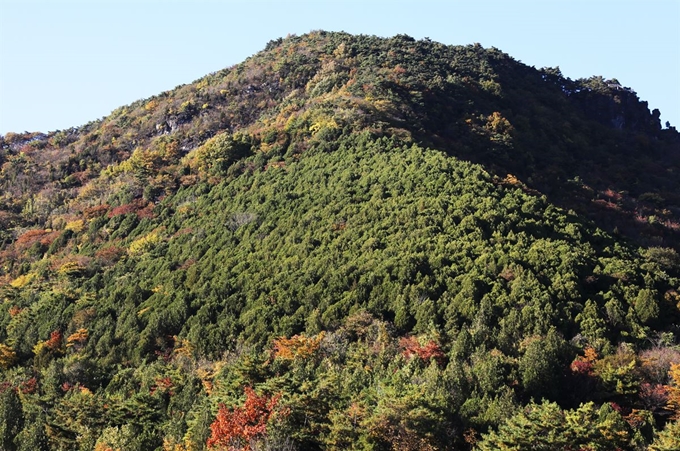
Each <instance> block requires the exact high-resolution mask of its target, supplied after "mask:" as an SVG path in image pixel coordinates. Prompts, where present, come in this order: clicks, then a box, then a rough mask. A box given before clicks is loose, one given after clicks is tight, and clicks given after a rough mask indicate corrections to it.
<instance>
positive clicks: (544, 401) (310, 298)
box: [0, 31, 680, 451]
mask: <svg viewBox="0 0 680 451" xmlns="http://www.w3.org/2000/svg"><path fill="white" fill-rule="evenodd" d="M0 164H1V165H2V166H1V168H2V169H1V170H0V186H2V191H1V194H2V196H1V198H0V224H1V227H0V243H1V244H2V246H1V247H0V262H1V265H0V299H2V308H1V309H0V367H1V368H2V371H3V372H2V380H3V382H2V385H0V441H2V445H0V447H2V449H8V450H15V449H20V450H53V449H54V450H72V449H73V450H91V449H95V450H99V451H103V450H118V449H120V450H152V449H159V450H161V449H162V450H174V451H180V450H200V449H232V448H233V449H258V450H264V449H272V450H273V449H281V450H296V449H299V450H307V449H310V450H313V449H375V450H383V449H385V450H389V449H400V450H401V449H406V450H420V449H529V448H530V447H536V446H538V445H537V444H538V443H542V444H543V445H542V446H543V448H541V449H612V450H613V449H624V450H633V449H635V450H637V449H654V450H657V449H659V450H660V449H677V446H678V442H677V436H678V434H677V433H678V432H679V431H678V428H679V427H680V426H679V423H678V422H677V417H678V415H680V348H679V347H678V338H677V335H678V332H679V330H678V324H679V321H680V257H678V250H680V240H679V232H680V222H679V220H678V215H679V213H680V197H679V193H680V186H679V185H680V177H678V175H677V174H678V171H680V136H679V135H678V133H677V131H676V130H675V128H673V127H670V126H667V127H666V128H663V129H662V128H661V126H660V123H659V112H658V111H653V112H650V111H649V109H648V108H647V104H646V102H643V101H641V100H640V99H639V98H638V97H637V95H636V94H635V92H634V91H633V90H632V89H630V88H627V87H623V86H621V85H620V84H619V83H618V82H617V81H616V80H604V79H602V78H601V77H593V78H589V79H581V80H571V79H569V78H566V77H564V76H563V75H562V74H561V73H560V71H559V69H558V68H544V69H540V70H539V69H535V68H533V67H528V66H526V65H524V64H522V63H520V62H518V61H516V60H514V59H512V58H511V57H510V56H508V55H506V54H504V53H502V52H501V51H499V50H498V49H495V48H491V49H485V48H483V47H481V46H480V45H469V46H446V45H443V44H439V43H436V42H432V41H429V40H422V41H416V40H414V39H412V38H410V37H408V36H404V35H400V36H395V37H393V38H389V39H385V38H378V37H374V36H353V35H349V34H346V33H327V32H322V31H319V32H312V33H310V34H307V35H304V36H300V37H296V36H292V37H288V38H286V39H279V40H277V41H272V42H270V43H269V44H267V46H266V48H265V49H264V50H263V51H262V52H260V53H258V54H256V55H254V56H252V57H251V58H249V59H247V60H246V61H244V62H243V63H241V64H239V65H236V66H234V67H231V68H228V69H225V70H222V71H219V72H216V73H213V74H210V75H207V76H206V77H204V78H202V79H199V80H197V81H195V82H194V83H191V84H188V85H184V86H179V87H177V88H176V89H174V90H172V91H169V92H164V93H162V94H160V95H158V96H155V97H152V98H150V99H145V100H140V101H138V102H135V103H133V104H131V105H128V106H125V107H121V108H119V109H117V110H116V111H114V112H113V113H112V114H111V115H109V116H108V117H106V118H103V119H101V120H99V121H95V122H91V123H89V124H87V125H85V126H82V127H77V128H72V129H69V130H62V131H57V132H52V133H49V134H43V133H28V134H26V133H24V134H7V135H5V136H3V137H1V138H0ZM503 446H505V448H503ZM673 446H675V447H676V448H673Z"/></svg>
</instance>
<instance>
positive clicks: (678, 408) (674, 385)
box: [666, 363, 680, 420]
mask: <svg viewBox="0 0 680 451" xmlns="http://www.w3.org/2000/svg"><path fill="white" fill-rule="evenodd" d="M668 376H669V377H670V378H671V380H672V382H671V384H670V385H667V386H666V393H668V401H667V403H666V408H667V409H668V410H670V411H671V412H673V418H674V419H675V420H680V363H671V369H670V371H668Z"/></svg>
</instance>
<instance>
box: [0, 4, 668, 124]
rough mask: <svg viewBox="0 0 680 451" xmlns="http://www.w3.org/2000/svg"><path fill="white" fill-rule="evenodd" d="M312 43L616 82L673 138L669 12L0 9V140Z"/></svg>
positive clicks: (94, 115)
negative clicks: (282, 47) (290, 45)
mask: <svg viewBox="0 0 680 451" xmlns="http://www.w3.org/2000/svg"><path fill="white" fill-rule="evenodd" d="M319 29H323V30H329V31H347V32H350V33H363V34H374V35H378V36H393V35H395V34H399V33H405V34H408V35H411V36H413V37H415V38H423V37H429V38H431V39H432V40H435V41H439V42H443V43H445V44H471V43H475V42H479V43H480V44H482V45H483V46H485V47H491V46H493V47H497V48H499V49H501V50H502V51H504V52H506V53H508V54H510V55H511V56H513V57H514V58H515V59H518V60H520V61H522V62H523V63H525V64H528V65H531V66H535V67H544V66H560V68H561V69H562V73H563V74H564V75H565V76H568V77H570V78H580V77H588V76H591V75H602V76H604V77H605V78H617V79H618V80H619V81H620V82H621V83H622V84H623V85H624V86H629V87H631V88H633V89H634V90H635V91H636V92H637V93H638V95H639V96H640V97H641V98H642V99H643V100H647V101H648V102H649V106H650V109H653V108H658V109H659V110H661V120H662V124H663V123H665V122H666V121H670V122H671V124H672V125H675V126H676V127H678V128H680V127H679V126H680V0H635V1H632V0H618V1H613V0H611V1H606V0H573V1H568V0H562V1H559V0H534V1H521V0H517V1H512V0H500V1H499V0H484V1H480V0H466V1H458V0H448V1H446V0H441V1H429V0H420V1H400V0H391V1H369V0H364V1H358V0H357V1H348V0H345V1H343V0H336V1H324V0H316V1H288V0H279V1H273V0H272V1H268V2H265V1H254V0H250V1H236V0H234V1H228V0H222V1H218V0H192V1H190V0H134V1H133V0H116V1H113V0H42V1H38V0H0V133H1V134H4V133H7V132H9V131H14V132H22V131H43V132H47V131H52V130H57V129H64V128H68V127H71V126H78V125H82V124H85V123H87V122H89V121H91V120H95V119H98V118H101V117H103V116H106V115H108V114H109V113H110V112H111V111H112V110H114V109H116V108H117V107H119V106H122V105H126V104H128V103H131V102H133V101H135V100H137V99H141V98H146V97H149V96H152V95H154V94H158V93H160V92H161V91H164V90H168V89H171V88H174V87H175V86H177V85H179V84H183V83H190V82H192V81H193V80H195V79H197V78H199V77H201V76H203V75H205V74H207V73H209V72H213V71H216V70H219V69H222V68H224V67H228V66H231V65H233V64H236V63H239V62H241V61H242V60H244V59H245V58H246V57H248V56H250V55H252V54H254V53H256V52H258V51H259V50H262V49H263V48H264V46H265V45H266V43H267V42H268V41H269V40H271V39H276V38H278V37H284V36H286V35H287V34H298V35H299V34H303V33H307V32H309V31H311V30H319Z"/></svg>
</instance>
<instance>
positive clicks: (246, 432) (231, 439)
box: [207, 387, 281, 451]
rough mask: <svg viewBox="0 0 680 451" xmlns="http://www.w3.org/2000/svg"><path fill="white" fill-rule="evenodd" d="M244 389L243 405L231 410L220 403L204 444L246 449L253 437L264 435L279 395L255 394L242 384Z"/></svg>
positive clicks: (228, 448) (221, 447) (230, 450)
mask: <svg viewBox="0 0 680 451" xmlns="http://www.w3.org/2000/svg"><path fill="white" fill-rule="evenodd" d="M244 392H245V394H246V401H245V403H244V404H243V407H235V408H234V409H233V410H231V409H228V408H227V407H226V406H225V405H224V404H222V403H220V409H219V411H218V412H217V418H215V421H213V423H212V424H211V425H210V430H211V434H210V437H209V438H208V442H207V444H208V448H215V449H224V450H229V451H232V450H244V451H249V450H250V444H251V442H252V441H253V440H256V439H258V438H261V437H263V436H265V435H266V432H267V422H268V421H269V419H270V418H271V416H272V414H273V413H274V409H275V408H276V405H277V403H278V402H279V399H280V398H281V395H280V394H279V395H275V396H272V397H269V396H267V395H262V396H258V395H257V394H256V393H255V391H254V390H253V389H252V388H251V387H245V389H244Z"/></svg>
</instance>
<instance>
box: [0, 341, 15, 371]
mask: <svg viewBox="0 0 680 451" xmlns="http://www.w3.org/2000/svg"><path fill="white" fill-rule="evenodd" d="M16 360H17V354H16V352H14V350H13V349H12V348H10V347H9V346H7V345H6V344H4V343H0V368H2V369H3V370H6V369H7V368H9V367H11V366H12V365H14V362H16Z"/></svg>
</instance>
